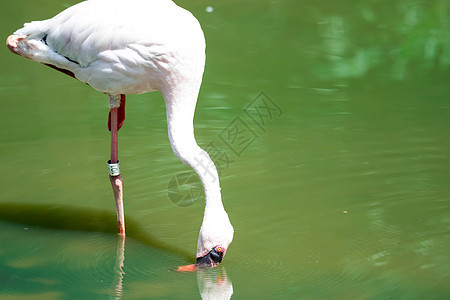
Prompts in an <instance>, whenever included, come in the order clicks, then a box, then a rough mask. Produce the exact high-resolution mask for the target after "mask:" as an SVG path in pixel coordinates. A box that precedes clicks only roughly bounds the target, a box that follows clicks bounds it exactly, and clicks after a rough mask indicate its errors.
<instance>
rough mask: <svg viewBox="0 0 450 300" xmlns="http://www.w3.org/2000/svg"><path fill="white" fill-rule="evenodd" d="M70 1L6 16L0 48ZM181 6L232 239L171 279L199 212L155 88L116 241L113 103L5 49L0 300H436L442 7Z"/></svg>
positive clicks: (11, 10)
mask: <svg viewBox="0 0 450 300" xmlns="http://www.w3.org/2000/svg"><path fill="white" fill-rule="evenodd" d="M74 3H76V1H64V2H58V1H44V0H41V1H33V2H29V1H22V0H21V1H14V2H8V3H6V2H5V3H3V5H2V10H1V12H0V14H1V17H0V25H1V26H0V31H1V32H2V35H1V36H2V37H3V38H4V39H6V37H7V36H8V34H10V33H12V32H13V31H14V30H15V29H17V28H18V27H20V26H21V24H22V23H24V22H26V21H29V20H33V19H34V20H38V19H44V18H47V17H50V16H52V15H53V14H55V13H57V12H58V11H60V10H62V9H64V8H65V7H68V6H70V5H72V4H74ZM177 3H178V4H180V5H182V6H183V7H186V8H188V9H189V10H190V11H192V12H193V14H194V15H195V16H196V17H197V18H198V19H199V21H200V23H201V24H202V27H203V29H204V32H205V36H206V40H207V45H208V46H207V66H206V71H205V75H204V82H203V86H202V90H201V93H200V99H199V103H198V106H197V113H196V117H195V126H196V136H197V140H198V142H199V144H200V145H201V146H202V147H204V148H207V149H208V150H209V152H210V153H213V154H212V156H213V158H214V160H215V161H216V164H217V165H218V167H219V169H220V171H221V174H220V177H221V186H222V193H223V200H224V204H225V207H226V209H227V211H228V213H229V215H230V218H231V221H232V223H233V225H234V227H235V231H236V232H235V238H234V241H233V243H232V245H231V247H230V249H229V252H228V254H227V256H226V258H225V260H224V262H223V263H222V265H221V266H220V267H219V268H217V269H215V270H213V271H211V272H200V273H198V274H179V273H176V272H172V271H171V270H172V269H173V268H174V267H176V266H178V265H182V264H188V263H191V262H192V261H193V259H194V255H195V249H196V242H197V235H198V230H199V228H200V225H201V218H202V216H203V206H204V204H203V200H202V198H201V193H200V194H199V193H198V183H199V182H198V179H196V177H195V176H194V177H192V178H191V177H190V175H192V173H191V172H190V170H189V168H187V167H186V166H184V165H182V164H181V163H180V162H179V161H178V160H177V158H176V157H175V156H174V155H173V154H172V152H171V149H170V145H169V142H168V139H167V132H166V123H165V108H164V103H163V101H162V97H161V95H160V94H159V93H153V94H147V95H130V96H129V98H128V99H129V101H128V102H127V103H128V104H127V121H126V124H125V125H124V127H123V128H122V129H121V131H120V160H121V165H122V169H123V170H122V171H123V175H124V180H125V197H124V198H125V213H126V221H127V230H128V237H127V239H126V241H122V240H120V239H119V238H118V237H117V235H116V234H115V229H116V227H115V226H116V225H115V216H114V203H113V196H112V192H111V189H110V185H109V181H108V178H107V174H106V161H107V159H108V151H109V135H108V132H107V130H106V116H107V99H106V98H105V96H104V95H102V94H101V93H98V92H96V91H94V90H92V89H91V88H89V87H88V86H86V85H83V84H81V83H78V82H76V81H75V80H73V79H71V78H69V77H67V76H64V75H62V74H60V73H58V72H55V71H54V70H51V69H50V68H46V67H44V66H41V65H39V64H36V63H33V62H31V61H27V60H25V59H23V58H20V57H18V56H13V55H12V54H10V53H9V52H8V50H7V49H6V47H4V48H2V49H1V50H0V51H1V53H0V60H1V65H2V68H1V70H0V101H1V104H2V108H1V109H0V145H1V147H0V155H1V157H2V164H1V166H2V171H1V172H0V182H1V192H0V278H1V281H0V282H1V284H0V298H3V297H5V298H7V299H30V297H32V298H33V299H199V298H201V297H204V298H205V299H206V298H207V297H208V296H211V295H214V294H219V295H222V296H223V298H227V297H228V296H229V295H231V294H232V299H252V298H262V299H276V298H281V299H284V298H294V299H448V298H449V297H450V263H449V261H450V260H449V255H448V253H450V242H449V241H450V239H449V235H450V214H449V209H450V188H449V185H448V182H449V179H450V176H449V167H450V157H449V153H450V151H449V150H450V139H449V137H450V135H449V132H450V118H449V117H450V104H449V95H450V86H449V84H448V83H449V80H450V72H449V66H450V37H449V35H448V32H449V30H450V3H448V1H444V0H442V1H439V0H432V1H417V0H397V1H372V0H360V1H345V0H341V1H325V0H319V1H318V0H315V1H309V0H305V1H293V0H284V1H282V0H280V1H275V0H272V1H269V0H262V1H261V0H260V1H256V0H249V1H244V2H242V1H227V2H226V3H225V2H224V3H216V2H212V1H206V2H205V1H198V0H196V1H178V2H177ZM263 104H266V106H264V107H263ZM258 107H259V112H260V114H259V115H258V114H257V113H256V112H257V110H255V108H258ZM233 126H247V127H246V128H248V135H247V136H246V138H247V142H246V143H245V144H239V145H238V144H236V143H233V142H232V140H229V139H228V140H227V138H226V135H225V134H224V132H226V130H227V129H230V128H233ZM177 176H179V177H177ZM174 178H178V179H182V180H181V181H177V182H181V183H182V184H181V185H180V186H174V185H173V184H171V182H172V183H173V182H174V181H173V179H174ZM174 188H175V189H178V190H175V191H178V192H179V195H181V196H182V197H178V198H177V197H175V198H173V197H170V195H173V194H174V193H173V192H174ZM199 195H200V196H199Z"/></svg>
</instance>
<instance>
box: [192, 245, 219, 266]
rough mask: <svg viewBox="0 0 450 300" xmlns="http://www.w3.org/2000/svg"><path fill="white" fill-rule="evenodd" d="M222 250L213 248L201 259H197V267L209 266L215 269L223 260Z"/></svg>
mask: <svg viewBox="0 0 450 300" xmlns="http://www.w3.org/2000/svg"><path fill="white" fill-rule="evenodd" d="M224 252H225V251H224V250H223V248H222V247H220V246H219V247H215V248H213V249H212V250H211V251H209V253H208V254H206V255H205V256H203V257H197V263H196V265H197V266H202V267H206V266H211V267H215V266H217V265H218V264H219V263H220V262H221V261H222V259H223V255H224Z"/></svg>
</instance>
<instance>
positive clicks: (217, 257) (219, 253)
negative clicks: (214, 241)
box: [177, 246, 225, 272]
mask: <svg viewBox="0 0 450 300" xmlns="http://www.w3.org/2000/svg"><path fill="white" fill-rule="evenodd" d="M224 254H225V249H224V248H223V247H220V246H218V247H215V248H213V249H212V250H211V251H209V253H208V254H206V255H205V256H203V257H197V262H196V263H195V264H192V265H187V266H182V267H178V269H177V271H179V272H195V271H198V270H199V269H205V268H214V267H216V266H217V265H218V264H219V263H220V262H221V261H222V259H223V256H224Z"/></svg>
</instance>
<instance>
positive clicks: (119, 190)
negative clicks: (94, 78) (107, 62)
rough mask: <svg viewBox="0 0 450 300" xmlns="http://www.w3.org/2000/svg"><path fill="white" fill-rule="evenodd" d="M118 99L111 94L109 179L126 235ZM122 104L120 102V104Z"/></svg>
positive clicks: (118, 216)
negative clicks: (119, 151)
mask: <svg viewBox="0 0 450 300" xmlns="http://www.w3.org/2000/svg"><path fill="white" fill-rule="evenodd" d="M116 100H117V99H115V98H114V96H110V107H111V110H110V113H111V160H110V161H108V169H109V181H110V182H111V186H112V189H113V192H114V199H115V202H116V213H117V225H118V227H119V234H120V235H125V217H124V212H123V179H122V175H120V167H119V154H118V134H117V133H118V130H119V126H118V110H119V108H118V106H116V105H117V101H116ZM119 105H120V104H119Z"/></svg>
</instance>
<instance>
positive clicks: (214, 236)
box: [197, 211, 234, 267]
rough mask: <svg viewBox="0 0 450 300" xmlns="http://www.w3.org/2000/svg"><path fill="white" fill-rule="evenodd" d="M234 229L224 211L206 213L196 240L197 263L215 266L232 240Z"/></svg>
mask: <svg viewBox="0 0 450 300" xmlns="http://www.w3.org/2000/svg"><path fill="white" fill-rule="evenodd" d="M233 234H234V229H233V226H232V225H231V223H230V220H229V219H228V215H227V213H226V212H225V211H221V212H220V213H217V214H208V217H205V218H204V220H203V224H202V227H201V229H200V234H199V237H198V242H197V265H199V266H200V265H202V266H211V267H215V266H217V265H218V264H219V263H220V262H221V261H222V259H223V257H224V256H225V253H226V251H227V250H228V247H229V246H230V244H231V241H232V240H233Z"/></svg>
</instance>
